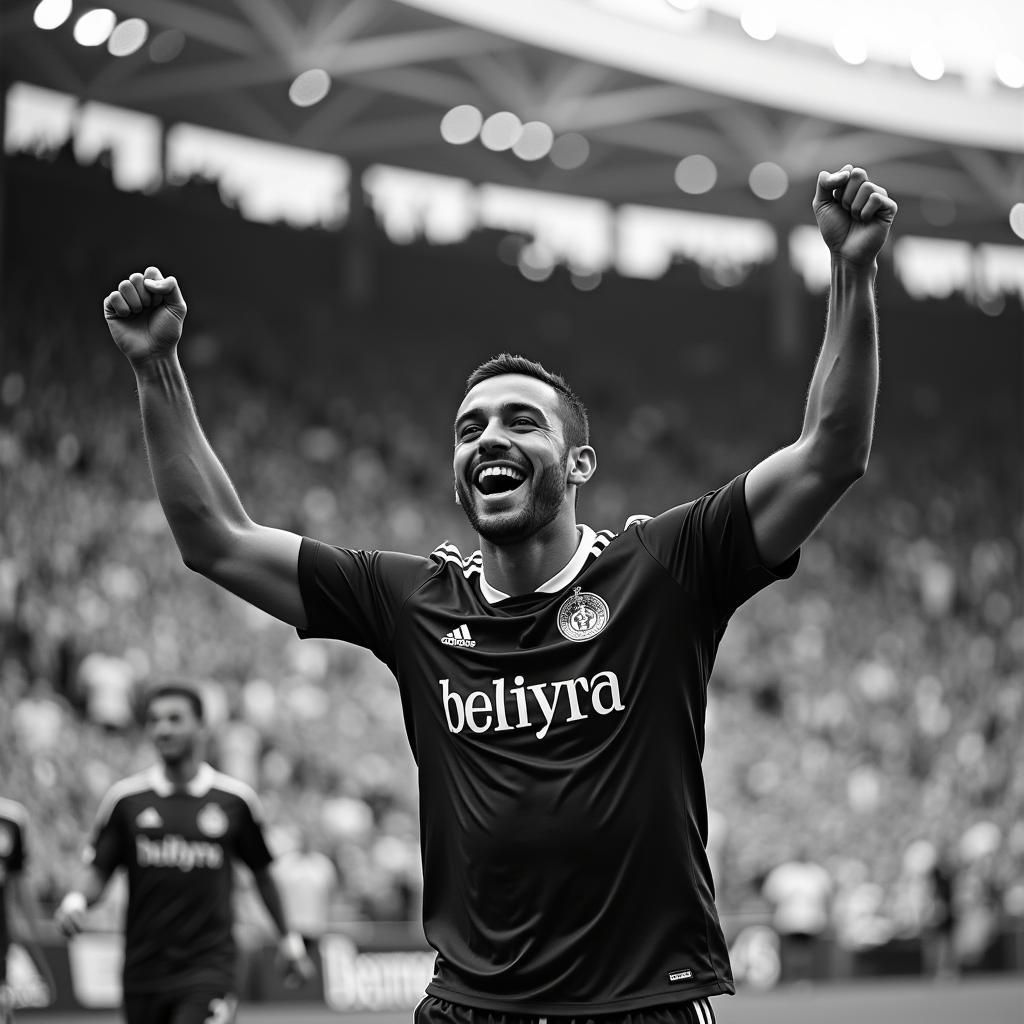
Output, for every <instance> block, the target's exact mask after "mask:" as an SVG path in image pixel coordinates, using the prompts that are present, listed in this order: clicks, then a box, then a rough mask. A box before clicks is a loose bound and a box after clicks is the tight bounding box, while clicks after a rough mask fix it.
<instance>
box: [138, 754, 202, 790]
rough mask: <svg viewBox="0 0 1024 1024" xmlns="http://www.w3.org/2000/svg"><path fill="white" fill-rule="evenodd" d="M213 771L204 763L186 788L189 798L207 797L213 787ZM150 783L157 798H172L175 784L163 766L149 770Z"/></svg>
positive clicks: (154, 766) (158, 765) (157, 765)
mask: <svg viewBox="0 0 1024 1024" xmlns="http://www.w3.org/2000/svg"><path fill="white" fill-rule="evenodd" d="M213 776H214V771H213V769H212V768H211V767H210V766H209V765H208V764H207V763H206V762H205V761H204V762H203V763H202V764H201V765H200V766H199V770H198V771H197V772H196V773H195V775H194V776H193V777H192V779H190V780H189V783H188V785H187V786H186V787H185V792H186V793H188V795H189V796H206V794H207V793H209V792H210V789H211V787H212V786H213ZM149 782H150V785H151V786H152V787H153V790H154V792H155V793H156V795H157V796H170V795H171V794H172V793H173V792H174V783H173V782H171V780H170V779H169V778H167V772H166V770H165V769H164V766H163V765H162V764H155V765H153V767H152V768H150V770H149Z"/></svg>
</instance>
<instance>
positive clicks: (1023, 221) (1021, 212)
mask: <svg viewBox="0 0 1024 1024" xmlns="http://www.w3.org/2000/svg"><path fill="white" fill-rule="evenodd" d="M1010 230H1011V231H1012V232H1013V233H1014V234H1015V235H1016V236H1017V237H1018V238H1024V203H1014V204H1013V206H1011V207H1010Z"/></svg>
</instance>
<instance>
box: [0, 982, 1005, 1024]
mask: <svg viewBox="0 0 1024 1024" xmlns="http://www.w3.org/2000/svg"><path fill="white" fill-rule="evenodd" d="M715 1012H716V1013H717V1015H718V1021H719V1024H820V1022H821V1021H823V1020H827V1021H828V1022H829V1024H863V1022H864V1021H865V1020H877V1021H885V1020H898V1021H900V1022H901V1024H962V1022H963V1021H965V1020H970V1021H976V1022H978V1024H1021V1021H1022V1020H1024V975H1020V974H1018V975H1014V976H1009V977H998V978H995V977H991V978H977V979H971V980H969V981H963V982H959V983H929V982H922V981H883V982H879V981H870V982H863V983H859V984H851V985H827V986H815V987H807V988H782V989H779V990H777V991H774V992H768V993H750V992H744V993H741V994H740V995H738V996H734V997H732V998H720V999H716V1000H715ZM411 1016H412V1015H411V1013H408V1012H402V1013H344V1014H342V1013H333V1012H332V1011H330V1010H328V1009H326V1008H324V1007H317V1006H312V1007H311V1006H309V1005H308V1004H293V1005H285V1004H280V1003H278V1004H274V1005H258V1004H246V1005H243V1007H242V1008H241V1010H240V1011H239V1014H238V1021H239V1024H270V1022H275V1024H278V1022H283V1021H287V1022H289V1024H327V1022H334V1024H337V1022H339V1021H343V1022H344V1024H410V1020H411ZM17 1019H18V1020H19V1021H24V1022H26V1024H33V1022H34V1024H78V1022H79V1021H82V1022H84V1021H88V1022H89V1024H121V1018H120V1016H119V1015H118V1014H116V1013H109V1014H98V1013H92V1012H90V1013H74V1014H66V1013H46V1012H43V1011H32V1012H27V1011H23V1012H22V1013H20V1014H19V1015H18V1018H17Z"/></svg>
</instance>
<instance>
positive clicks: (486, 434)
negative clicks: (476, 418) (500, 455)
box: [477, 419, 509, 451]
mask: <svg viewBox="0 0 1024 1024" xmlns="http://www.w3.org/2000/svg"><path fill="white" fill-rule="evenodd" d="M477 444H478V445H479V447H480V450H481V451H489V450H493V449H495V448H508V447H509V439H508V438H507V437H506V436H505V428H504V427H503V426H502V423H501V421H500V420H496V419H494V420H488V422H487V425H486V426H485V427H484V429H483V430H482V431H481V432H480V436H479V437H478V438H477Z"/></svg>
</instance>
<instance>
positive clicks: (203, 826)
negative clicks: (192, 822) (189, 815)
mask: <svg viewBox="0 0 1024 1024" xmlns="http://www.w3.org/2000/svg"><path fill="white" fill-rule="evenodd" d="M196 824H197V825H198V826H199V831H200V832H202V833H203V835H204V836H209V837H210V838H211V839H216V838H217V837H218V836H222V835H224V833H225V832H227V830H228V816H227V815H226V814H225V813H224V809H223V808H222V807H221V806H220V805H219V804H207V805H206V806H205V807H204V808H203V809H202V810H201V811H200V812H199V813H198V814H197V815H196Z"/></svg>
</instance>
